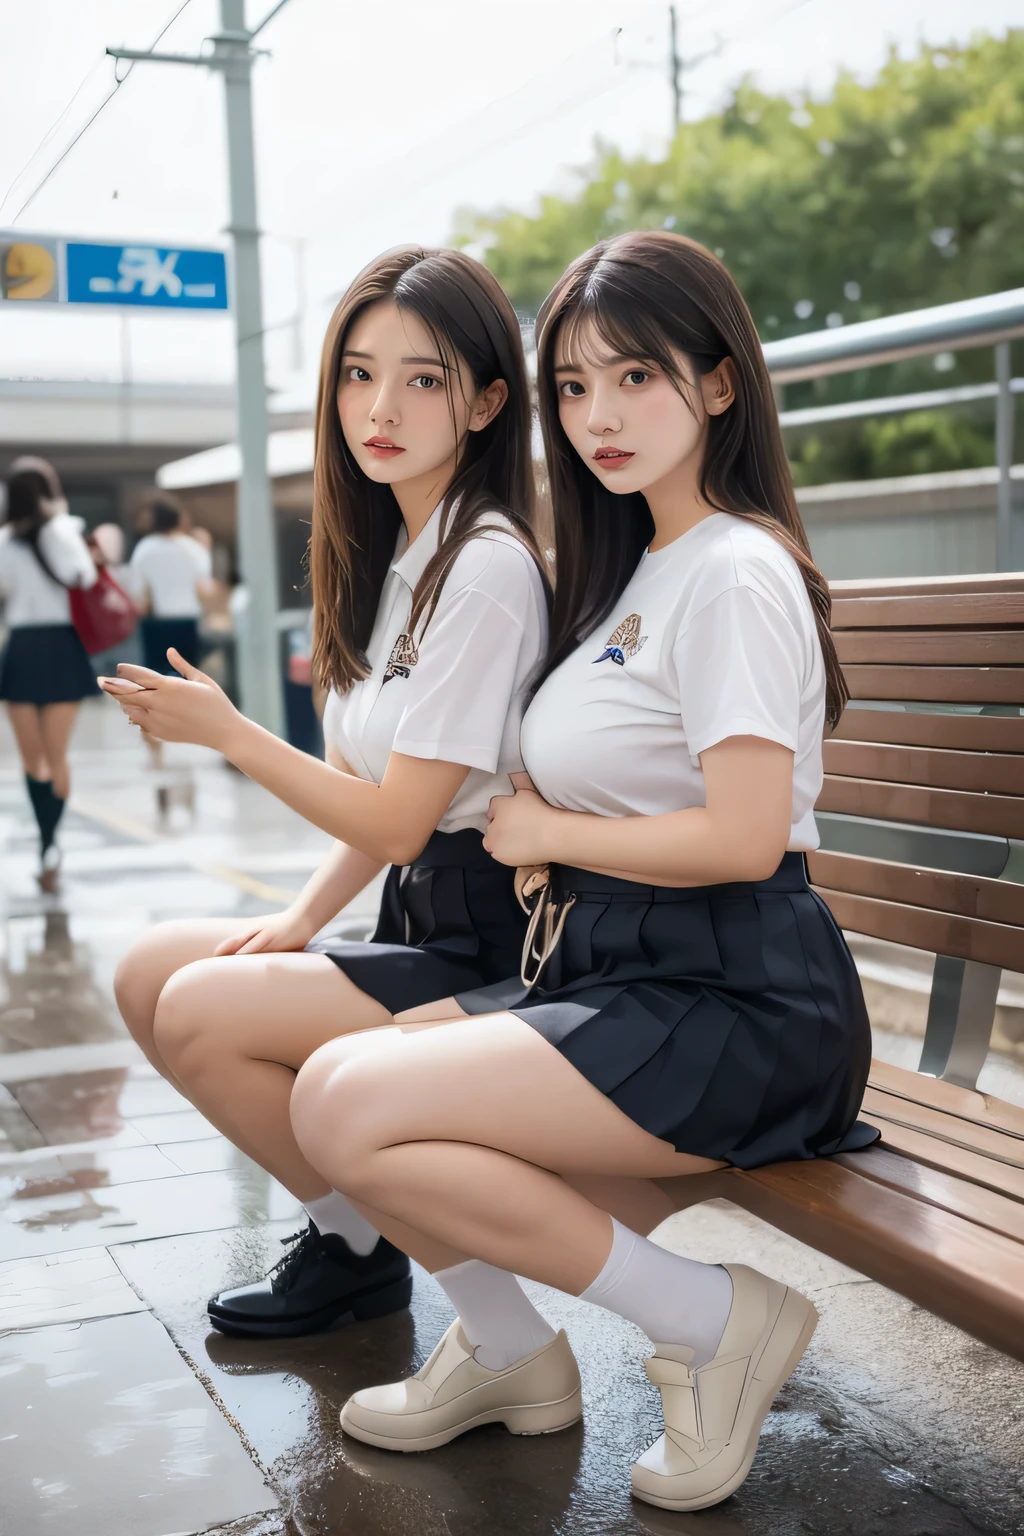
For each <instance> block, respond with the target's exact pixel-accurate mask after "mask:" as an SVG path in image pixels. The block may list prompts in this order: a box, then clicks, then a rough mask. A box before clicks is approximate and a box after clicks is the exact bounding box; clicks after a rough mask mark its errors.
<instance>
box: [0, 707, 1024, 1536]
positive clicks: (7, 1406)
mask: <svg viewBox="0 0 1024 1536" xmlns="http://www.w3.org/2000/svg"><path fill="white" fill-rule="evenodd" d="M168 760H169V767H168V769H167V770H166V772H165V774H164V775H163V776H156V778H154V775H152V774H150V773H148V772H147V770H146V768H145V759H144V756H143V754H142V752H141V750H140V748H139V747H138V746H137V745H136V743H135V741H134V740H130V739H127V735H126V732H125V729H124V727H123V725H122V721H121V717H120V714H119V712H118V711H117V710H116V706H111V707H109V708H108V707H107V706H106V705H105V704H103V703H97V704H96V705H95V706H89V707H88V709H87V710H86V711H85V712H84V715H83V720H82V723H81V726H80V729H79V733H78V736H77V738H76V752H75V764H74V772H75V805H76V810H75V812H74V813H73V814H69V816H68V817H67V818H66V823H67V824H66V830H65V833H64V837H63V844H64V848H65V866H64V878H63V890H62V894H61V895H60V896H59V897H56V898H45V897H41V896H40V895H39V893H38V890H37V889H36V887H35V882H34V879H33V872H34V850H33V836H32V827H31V825H30V822H29V817H28V812H27V807H26V805H25V804H24V797H23V792H22V786H21V780H20V774H19V772H18V769H17V764H16V760H15V759H14V756H13V752H12V749H11V746H10V741H9V738H8V737H7V735H6V727H5V726H3V725H0V1531H2V1532H3V1533H4V1536H8V1533H9V1536H36V1533H38V1536H192V1533H199V1532H206V1531H211V1532H220V1533H224V1536H228V1533H229V1532H230V1533H231V1536H321V1533H323V1536H334V1533H340V1536H473V1533H478V1532H479V1533H488V1536H490V1533H494V1536H521V1533H533V1532H537V1533H541V1532H554V1533H559V1536H590V1533H595V1536H596V1533H602V1536H605V1533H607V1536H638V1533H643V1532H655V1533H685V1536H697V1533H701V1536H790V1533H805V1532H806V1533H811V1536H818V1533H821V1536H826V1533H828V1536H847V1533H849V1536H872V1533H875V1532H882V1531H883V1529H884V1530H885V1531H891V1532H894V1533H898V1536H968V1533H973V1532H985V1533H991V1536H1014V1533H1018V1532H1022V1531H1024V1516H1022V1513H1021V1511H1022V1510H1024V1470H1022V1468H1024V1367H1021V1366H1019V1365H1017V1364H1015V1363H1013V1362H1011V1361H1009V1360H1006V1359H1005V1358H1004V1357H1002V1356H999V1355H997V1354H995V1353H994V1352H992V1351H990V1350H988V1349H986V1348H984V1347H983V1346H982V1345H980V1344H977V1343H976V1342H974V1341H973V1340H971V1339H969V1338H967V1337H966V1336H965V1335H963V1334H961V1333H959V1332H958V1331H957V1330H955V1329H953V1328H950V1327H949V1326H947V1325H946V1324H944V1323H941V1322H939V1321H938V1320H937V1319H935V1318H933V1317H931V1316H930V1315H929V1314H928V1313H926V1312H923V1311H922V1310H920V1309H919V1308H916V1307H914V1306H912V1305H911V1304H910V1303H909V1302H906V1301H904V1300H903V1299H902V1298H901V1297H898V1296H896V1295H894V1294H893V1293H891V1292H888V1291H886V1290H884V1289H883V1288H882V1287H880V1286H877V1285H875V1284H873V1283H871V1282H869V1281H867V1280H865V1279H863V1277H861V1276H859V1275H857V1274H856V1273H855V1272H854V1271H852V1270H849V1269H845V1268H844V1267H843V1266H841V1265H838V1264H835V1263H834V1262H833V1261H832V1260H830V1259H826V1258H824V1257H823V1256H821V1255H819V1254H816V1253H814V1252H813V1251H812V1250H810V1249H808V1248H805V1247H803V1246H802V1245H801V1244H799V1243H796V1242H794V1241H793V1240H791V1239H789V1238H786V1237H783V1236H781V1235H780V1234H778V1233H775V1232H774V1231H773V1230H772V1229H771V1228H769V1227H767V1226H765V1225H764V1224H763V1223H761V1222H759V1221H757V1220H756V1218H753V1217H750V1216H748V1215H746V1214H745V1213H743V1212H740V1211H737V1210H736V1209H735V1208H733V1207H731V1206H729V1205H728V1204H726V1203H725V1202H713V1203H711V1204H708V1205H705V1206H703V1207H699V1208H697V1209H694V1210H691V1211H688V1212H686V1213H683V1214H681V1215H679V1216H677V1217H675V1218H673V1219H672V1221H670V1222H668V1223H666V1225H665V1226H664V1227H663V1228H662V1229H661V1232H660V1233H659V1239H660V1240H661V1241H663V1242H665V1243H666V1245H667V1246H670V1247H672V1248H675V1249H677V1250H678V1251H680V1252H686V1253H689V1254H691V1255H693V1256H694V1257H699V1258H704V1259H710V1260H720V1259H726V1258H728V1259H731V1260H738V1261H741V1262H747V1263H753V1264H758V1265H760V1266H761V1267H762V1268H764V1269H766V1270H767V1271H768V1272H769V1273H773V1274H776V1275H778V1276H779V1277H780V1278H783V1279H786V1280H787V1281H790V1282H791V1283H793V1284H796V1285H799V1286H800V1287H801V1288H802V1289H804V1290H805V1291H807V1292H808V1293H809V1294H811V1295H812V1296H813V1299H814V1300H815V1302H816V1304H817V1305H818V1307H819V1309H820V1311H821V1313H822V1323H821V1326H820V1327H819V1329H818V1332H817V1334H816V1335H815V1337H814V1339H813V1341H812V1343H811V1347H810V1349H809V1351H808V1353H807V1355H806V1357H805V1359H804V1361H803V1363H802V1364H801V1366H800V1368H799V1370H798V1371H797V1373H796V1375H795V1377H794V1378H793V1380H792V1381H791V1382H790V1383H789V1384H788V1385H787V1387H786V1388H785V1390H784V1392H783V1393H782V1394H781V1395H780V1397H779V1399H778V1400H777V1402H776V1404H775V1407H774V1409H773V1411H772V1413H771V1415H770V1417H769V1420H768V1423H767V1426H766V1430H765V1435H764V1438H763V1441H762V1446H761V1450H760V1452H759V1454H758V1458H757V1460H756V1462H755V1465H754V1469H753V1471H752V1473H751V1475H750V1477H749V1478H748V1480H747V1482H746V1483H745V1484H744V1486H743V1488H742V1489H741V1490H740V1492H739V1493H738V1494H737V1495H735V1496H734V1497H733V1498H731V1499H730V1500H728V1501H727V1503H725V1504H724V1505H722V1506H721V1507H720V1508H719V1509H717V1510H711V1511H707V1512H705V1513H702V1514H700V1515H693V1516H681V1515H673V1514H670V1513H667V1512H660V1511H657V1510H654V1509H651V1508H648V1507H645V1506H643V1505H640V1504H636V1503H633V1502H632V1501H631V1500H630V1497H629V1492H628V1478H627V1467H628V1463H629V1461H630V1459H632V1458H633V1457H635V1456H636V1455H637V1454H638V1453H639V1452H640V1450H642V1449H643V1448H644V1446H645V1445H647V1444H648V1443H649V1442H650V1440H651V1439H653V1438H654V1436H655V1435H656V1434H657V1433H658V1431H659V1429H660V1422H659V1416H658V1401H657V1396H656V1394H655V1393H654V1391H653V1389H652V1388H650V1387H649V1386H648V1385H647V1383H646V1380H645V1378H644V1377H643V1374H642V1372H641V1370H640V1362H641V1360H642V1358H643V1355H644V1353H645V1341H644V1340H643V1338H642V1336H641V1335H640V1333H639V1332H638V1331H637V1330H635V1329H633V1328H632V1327H630V1326H629V1325H627V1324H625V1323H622V1322H619V1321H618V1320H616V1319H614V1318H611V1317H609V1316H608V1315H606V1314H604V1313H600V1312H598V1311H597V1310H596V1309H594V1308H590V1307H587V1306H586V1305H584V1304H583V1303H581V1302H578V1301H575V1300H572V1299H571V1298H566V1297H564V1296H561V1295H560V1294H558V1293H555V1292H550V1291H545V1290H543V1289H542V1288H540V1287H532V1288H531V1289H532V1292H533V1294H534V1295H535V1296H536V1298H537V1300H538V1304H539V1305H540V1306H541V1308H542V1310H543V1311H544V1312H545V1314H546V1315H547V1316H548V1317H549V1319H550V1320H551V1321H552V1322H553V1323H555V1324H556V1325H558V1326H564V1327H566V1329H567V1330H568V1333H569V1337H570V1340H571V1342H572V1344H573V1347H574V1349H575V1351H576V1353H577V1357H578V1359H579V1361H580V1367H581V1371H582V1374H583V1381H584V1397H585V1417H584V1421H583V1424H582V1425H578V1426H576V1427H575V1428H573V1429H571V1430H569V1431H567V1432H565V1433H562V1434H558V1435H551V1436H541V1437H537V1438H523V1437H514V1436H511V1435H508V1434H507V1433H506V1432H505V1431H504V1430H503V1429H500V1428H497V1427H489V1428H486V1429H481V1430H478V1431H476V1432H474V1433H473V1434H472V1435H469V1436H466V1437H464V1438H463V1439H462V1440H460V1441H457V1442H455V1443H454V1444H453V1445H450V1446H447V1447H445V1448H444V1449H442V1450H440V1451H437V1452H432V1453H430V1454H428V1455H422V1456H398V1455H391V1454H389V1453H387V1452H384V1451H374V1450H372V1449H371V1448H370V1447H367V1446H362V1445H359V1444H358V1443H357V1442H353V1441H351V1440H347V1439H346V1440H343V1438H342V1436H341V1433H340V1430H339V1428H338V1409H339V1407H340V1405H341V1403H342V1402H343V1401H344V1400H345V1398H346V1397H347V1396H348V1395H349V1393H351V1392H352V1391H354V1390H355V1389H356V1388H358V1387H360V1386H364V1385H369V1384H373V1383H378V1382H380V1381H383V1380H390V1379H395V1378H397V1377H399V1376H402V1375H404V1374H406V1373H407V1372H409V1371H410V1370H413V1369H415V1368H416V1367H417V1366H418V1365H419V1363H420V1362H421V1361H422V1360H423V1359H424V1358H425V1357H426V1355H427V1354H428V1353H429V1352H430V1350H431V1349H432V1348H433V1346H434V1344H435V1343H436V1341H437V1339H438V1337H439V1336H440V1334H441V1332H442V1331H443V1329H444V1328H445V1327H446V1326H447V1323H448V1321H449V1320H450V1316H451V1311H450V1308H449V1305H448V1303H447V1301H446V1299H445V1298H444V1296H443V1295H442V1293H441V1292H440V1290H439V1289H438V1287H437V1286H436V1285H435V1284H434V1282H433V1281H432V1280H431V1279H430V1278H429V1277H428V1276H426V1275H424V1274H422V1273H419V1272H418V1273H417V1276H416V1285H415V1292H414V1297H413V1305H412V1308H411V1309H410V1311H409V1312H408V1313H402V1314H399V1315H398V1316H396V1317H392V1318H387V1319H384V1320H382V1321H378V1322H374V1323H367V1324H360V1325H356V1326H353V1327H350V1328H348V1329H345V1330H342V1331H340V1332H338V1333H333V1334H327V1335H318V1336H315V1337H312V1338H308V1339H298V1340H288V1341H284V1342H279V1343H271V1342H255V1343H253V1342H242V1341H239V1340H231V1339H226V1338H224V1337H222V1336H221V1335H219V1334H216V1333H212V1332H210V1331H208V1328H207V1325H206V1317H205V1302H206V1298H207V1296H208V1295H209V1294H210V1293H211V1292H213V1291H215V1290H218V1289H220V1288H222V1287H223V1286H226V1285H229V1284H237V1283H242V1282H244V1281H247V1280H249V1279H251V1278H254V1277H255V1276H257V1275H259V1274H261V1273H263V1272H264V1271H265V1270H266V1269H267V1268H268V1267H269V1265H270V1264H272V1263H273V1262H275V1261H276V1259H277V1258H278V1257H279V1256H280V1253H281V1251H282V1250H281V1248H280V1239H282V1238H284V1237H287V1236H288V1234H289V1233H291V1232H293V1231H294V1230H295V1229H296V1227H297V1226H298V1225H299V1220H298V1213H297V1207H296V1204H295V1201H294V1200H293V1199H292V1197H291V1196H290V1195H289V1194H288V1193H287V1192H286V1191H285V1190H283V1189H282V1188H281V1187H280V1186H279V1185H277V1184H276V1183H275V1182H274V1181H273V1180H272V1179H270V1178H269V1177H268V1176H267V1175H266V1174H265V1173H264V1172H263V1171H262V1170H260V1169H258V1168H256V1167H255V1166H254V1165H253V1164H252V1163H251V1162H250V1161H249V1160H248V1159H246V1158H245V1157H243V1156H242V1155H241V1154H240V1153H239V1152H237V1151H236V1150H235V1149H234V1148H233V1147H231V1146H230V1145H229V1144H228V1143H227V1142H225V1141H224V1139H223V1138H222V1137H220V1136H219V1135H218V1134H217V1133H216V1131H215V1130H214V1128H213V1127H212V1126H211V1125H210V1124H209V1123H208V1122H207V1121H205V1120H204V1119H203V1117H202V1116H201V1115H199V1114H198V1113H197V1112H196V1111H195V1110H194V1109H193V1108H192V1107H191V1106H190V1105H189V1104H188V1103H187V1102H186V1101H185V1100H183V1099H182V1098H180V1096H179V1095H178V1094H177V1093H176V1092H175V1091H174V1090H173V1089H172V1088H171V1087H170V1086H169V1085H168V1084H166V1083H164V1082H163V1080H162V1079H161V1078H160V1077H159V1076H158V1075H157V1074H156V1073H155V1072H154V1071H153V1070H152V1069H151V1068H150V1067H149V1066H148V1065H147V1064H146V1063H145V1062H144V1061H143V1060H142V1059H141V1057H140V1055H139V1053H138V1051H137V1049H136V1048H135V1046H134V1044H133V1043H132V1042H131V1041H130V1040H129V1039H128V1037H127V1036H126V1034H125V1031H124V1028H123V1025H122V1024H121V1023H120V1020H119V1019H118V1017H117V1013H116V1010H115V1008H114V1006H113V1001H112V993H111V979H112V975H113V969H114V966H115V965H116V962H117V960H118V958H119V956H120V955H121V953H123V951H124V949H125V948H126V947H127V945H128V944H129V943H130V942H131V940H132V939H133V938H134V937H135V936H136V935H137V934H139V933H141V932H143V931H144V930H145V928H146V927H147V926H148V925H149V924H150V923H152V922H154V921H158V920H160V919H162V918H165V917H172V916H181V915H186V914H187V915H200V914H213V913H216V914H219V915H231V914H237V915H238V916H239V917H240V918H241V917H245V916H247V915H249V914H251V913H253V912H255V911H268V910H272V909H273V908H275V907H279V906H280V905H282V904H283V903H284V902H285V901H287V899H288V894H289V893H290V891H291V890H294V889H296V888H297V887H298V886H299V885H301V884H302V882H303V880H304V879H305V878H306V876H307V875H308V874H309V873H310V872H311V870H312V869H313V868H314V866H315V864H316V862H317V861H318V859H319V857H320V856H321V855H322V852H323V850H324V848H325V846H326V839H325V838H324V837H323V836H322V835H321V834H319V833H317V832H316V831H314V830H312V829H310V828H308V827H306V826H305V825H304V824H303V823H301V822H300V821H299V820H298V819H297V818H296V817H294V816H292V815H291V814H290V813H289V812H287V811H285V810H284V809H283V808H281V807H280V806H278V805H276V804H275V803H274V802H273V801H271V800H270V799H269V798H268V797H266V796H265V795H263V793H262V792H261V791H260V790H258V789H257V788H256V787H255V786H254V785H252V784H250V783H249V782H248V781H246V780H244V779H241V778H240V777H239V776H237V775H235V774H234V773H232V772H230V771H229V770H226V769H225V768H224V767H223V766H222V765H220V764H219V763H218V762H217V761H216V760H214V759H212V758H211V757H210V756H209V755H208V754H203V753H199V752H192V751H191V750H189V749H184V748H172V749H170V751H169V753H168ZM189 778H191V779H192V780H193V781H194V785H195V791H196V793H195V813H196V814H195V820H194V821H193V820H191V819H190V817H189V814H188V808H187V796H186V795H185V794H184V793H181V794H174V795H166V794H165V795H164V796H163V797H162V798H163V799H164V801H165V802H170V803H171V804H172V809H171V814H170V817H169V818H167V819H166V820H165V821H163V822H161V818H160V815H159V808H158V796H157V793H156V792H157V790H158V789H159V788H161V787H164V788H167V787H168V786H172V787H173V786H174V785H179V786H180V785H181V784H183V783H185V782H186V781H187V780H188V779H189ZM373 904H374V898H373V894H372V893H370V894H369V895H368V896H367V897H364V898H362V899H361V902H360V903H359V904H358V906H357V909H356V910H355V911H354V912H352V913H350V914H347V917H348V918H349V919H350V920H351V922H352V924H353V931H355V930H356V929H358V927H359V925H360V924H363V925H364V926H365V923H366V921H367V920H368V918H369V916H370V914H371V913H372V908H373Z"/></svg>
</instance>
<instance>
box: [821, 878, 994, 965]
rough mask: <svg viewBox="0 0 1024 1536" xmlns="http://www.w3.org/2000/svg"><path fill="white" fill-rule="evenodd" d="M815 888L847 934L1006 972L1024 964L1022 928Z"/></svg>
mask: <svg viewBox="0 0 1024 1536" xmlns="http://www.w3.org/2000/svg"><path fill="white" fill-rule="evenodd" d="M814 889H815V890H816V891H817V892H818V895H819V896H820V897H821V898H822V900H823V901H824V902H825V904H826V906H827V907H828V909H829V911H830V912H831V913H832V916H833V917H834V918H835V920H836V922H837V923H838V924H839V926H840V928H845V929H846V930H847V931H848V932H849V933H863V934H865V935H866V936H867V937H869V938H873V939H887V940H889V941H890V942H891V943H893V944H906V945H908V946H909V948H911V949H925V950H931V951H932V952H933V953H934V954H937V955H951V956H952V957H953V958H954V959H957V960H980V961H981V963H982V964H983V965H999V966H1002V967H1003V968H1004V969H1005V970H1010V971H1019V970H1021V969H1022V968H1024V930H1021V929H1020V928H1012V927H1010V926H1009V925H1008V924H1006V923H989V922H985V921H983V920H982V919H980V918H975V917H961V916H959V915H958V914H957V913H953V912H936V911H934V910H933V909H930V908H927V907H908V906H906V905H904V904H903V903H901V902H897V901H881V900H879V899H878V898H877V897H875V896H854V895H851V894H850V893H849V892H848V891H832V890H829V889H828V887H827V886H815V887H814Z"/></svg>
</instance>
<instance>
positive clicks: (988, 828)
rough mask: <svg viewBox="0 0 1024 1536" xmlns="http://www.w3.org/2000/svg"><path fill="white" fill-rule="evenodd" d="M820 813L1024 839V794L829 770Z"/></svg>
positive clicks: (820, 796)
mask: <svg viewBox="0 0 1024 1536" xmlns="http://www.w3.org/2000/svg"><path fill="white" fill-rule="evenodd" d="M818 810H819V811H842V812H845V813H846V814H848V815H852V816H872V817H877V818H878V819H880V820H882V821H916V822H919V823H921V824H923V825H925V826H931V827H947V828H949V829H950V830H951V831H954V832H986V833H988V834H989V836H991V837H1017V838H1022V837H1024V797H1020V796H1011V795H974V794H970V793H969V792H968V791H967V790H960V789H929V788H926V787H922V786H921V785H917V784H886V783H882V782H880V781H879V780H877V779H852V778H846V777H844V776H843V775H840V774H828V775H827V776H826V778H825V783H824V786H823V788H822V791H821V794H820V795H819V796H818Z"/></svg>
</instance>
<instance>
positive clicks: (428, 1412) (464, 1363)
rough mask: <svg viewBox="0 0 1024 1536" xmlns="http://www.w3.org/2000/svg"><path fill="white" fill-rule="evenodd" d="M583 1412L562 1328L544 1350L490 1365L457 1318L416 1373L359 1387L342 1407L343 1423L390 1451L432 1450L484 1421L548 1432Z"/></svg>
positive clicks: (573, 1362)
mask: <svg viewBox="0 0 1024 1536" xmlns="http://www.w3.org/2000/svg"><path fill="white" fill-rule="evenodd" d="M582 1413H583V1399H582V1397H581V1394H580V1373H579V1367H578V1366H577V1364H576V1358H575V1356H574V1355H573V1352H572V1350H571V1349H570V1348H569V1340H568V1339H567V1338H566V1336H565V1333H564V1331H563V1332H560V1333H559V1334H558V1335H557V1336H556V1337H555V1338H554V1339H552V1341H551V1343H550V1344H545V1345H544V1347H543V1349H536V1350H534V1352H533V1354H532V1355H524V1357H523V1359H522V1360H516V1361H515V1362H514V1364H512V1365H509V1366H506V1367H505V1369H504V1370H501V1371H491V1370H488V1368H487V1367H486V1366H485V1365H481V1364H480V1363H479V1361H478V1360H477V1359H476V1356H475V1355H474V1353H473V1348H472V1345H471V1344H470V1343H469V1340H468V1339H467V1338H466V1335H465V1334H464V1333H463V1331H462V1327H461V1325H460V1323H459V1320H458V1318H456V1319H455V1322H454V1323H452V1325H451V1327H450V1328H449V1329H448V1331H447V1332H446V1333H445V1335H444V1337H443V1338H442V1339H441V1342H440V1343H439V1344H438V1346H437V1348H436V1349H435V1350H434V1353H433V1354H432V1355H431V1357H430V1359H429V1360H428V1361H427V1362H426V1364H425V1365H424V1366H422V1367H421V1369H420V1370H418V1371H417V1372H416V1375H415V1376H411V1377H409V1379H408V1380H407V1381H396V1382H394V1383H392V1384H391V1385H389V1386H385V1387H365V1388H364V1389H363V1390H362V1391H361V1392H356V1393H354V1394H353V1395H352V1397H350V1398H349V1400H348V1402H347V1403H346V1404H345V1406H344V1408H343V1409H342V1410H341V1427H342V1429H343V1430H344V1431H345V1433H346V1434H348V1435H354V1436H355V1438H356V1439H357V1440H363V1441H365V1442H366V1444H367V1445H379V1446H382V1447H383V1448H384V1449H385V1450H388V1451H432V1450H434V1449H435V1448H436V1447H437V1446H439V1445H447V1443H448V1441H449V1440H454V1439H455V1438H456V1436H457V1435H464V1434H465V1433H466V1430H467V1429H475V1428H476V1426H477V1425H478V1424H504V1426H505V1428H506V1429H508V1430H510V1431H511V1432H512V1434H514V1435H549V1434H552V1433H554V1431H555V1430H558V1429H568V1427H569V1425H570V1424H575V1423H576V1420H577V1419H578V1418H580V1417H581V1415H582Z"/></svg>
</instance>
